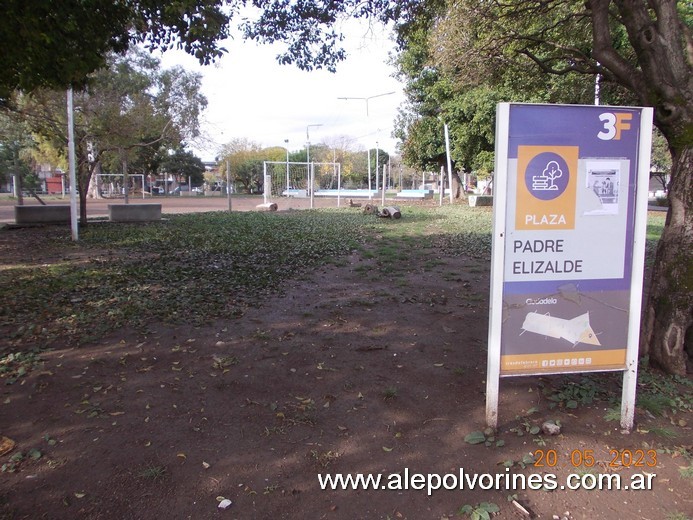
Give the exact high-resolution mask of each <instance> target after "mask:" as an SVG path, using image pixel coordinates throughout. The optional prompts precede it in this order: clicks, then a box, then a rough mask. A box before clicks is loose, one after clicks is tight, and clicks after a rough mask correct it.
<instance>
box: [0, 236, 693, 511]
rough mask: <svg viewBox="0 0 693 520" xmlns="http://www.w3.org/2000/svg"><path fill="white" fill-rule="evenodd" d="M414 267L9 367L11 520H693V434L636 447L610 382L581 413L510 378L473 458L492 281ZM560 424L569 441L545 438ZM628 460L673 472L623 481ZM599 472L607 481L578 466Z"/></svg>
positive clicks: (682, 431)
mask: <svg viewBox="0 0 693 520" xmlns="http://www.w3.org/2000/svg"><path fill="white" fill-rule="evenodd" d="M33 232H35V231H33V230H15V231H13V232H12V233H15V234H14V235H7V236H6V237H5V239H6V240H12V238H7V237H8V236H9V237H15V239H16V240H20V237H24V239H26V240H28V239H30V238H32V236H33V235H30V233H33ZM5 251H10V252H11V251H15V253H14V254H16V255H17V256H18V257H19V256H21V255H22V254H26V253H25V252H23V250H22V249H21V248H18V247H17V248H15V249H12V248H10V247H8V248H7V249H5ZM48 253H49V252H46V254H48ZM8 254H12V253H8ZM40 254H42V253H41V252H38V253H34V255H40ZM409 258H410V260H409V261H408V262H402V263H399V264H398V265H394V266H393V265H391V264H389V263H388V262H385V261H383V260H382V259H379V258H377V257H375V258H370V259H364V258H363V257H360V256H353V257H351V258H350V259H349V262H348V265H344V266H342V267H329V268H324V269H322V270H320V271H318V272H315V273H312V274H311V275H309V276H306V277H303V278H302V279H297V280H294V282H293V283H292V284H291V285H290V286H288V287H286V288H285V292H284V294H283V295H281V296H275V297H273V298H271V299H269V300H268V301H266V302H265V303H264V304H263V305H262V306H260V307H257V308H251V309H248V312H247V313H246V314H245V315H244V316H242V317H240V318H238V319H236V320H232V321H227V322H218V323H215V324H213V325H210V326H205V327H199V328H198V327H190V326H185V325H180V326H178V327H164V326H160V325H158V324H152V325H151V327H150V330H149V331H148V332H146V333H144V334H142V333H135V332H133V331H129V330H122V331H119V332H117V333H114V334H112V335H110V336H109V337H105V338H102V339H101V340H99V341H98V342H95V343H93V344H90V345H86V346H83V347H81V348H67V347H60V346H59V345H58V346H57V348H55V349H54V350H52V351H49V352H46V353H43V354H41V355H40V361H39V362H37V363H35V362H34V363H32V362H28V364H27V366H30V367H31V368H32V369H31V370H30V371H29V373H28V374H27V375H20V374H17V372H16V369H17V367H18V366H19V365H18V364H17V363H14V364H11V363H8V362H7V359H8V358H7V351H6V350H3V349H0V353H3V352H4V357H3V360H4V361H5V362H6V364H5V365H4V366H5V367H10V368H12V367H14V368H13V369H14V370H15V372H13V373H8V372H3V374H2V375H3V379H0V381H2V382H3V383H4V384H3V385H2V386H0V435H4V436H7V437H8V438H11V439H12V440H14V441H15V442H16V443H17V445H16V447H15V449H14V450H13V451H11V452H9V453H7V454H5V455H2V456H1V457H0V464H3V465H4V466H3V471H2V473H1V474H0V518H1V519H10V518H11V519H19V518H31V519H37V518H50V519H75V518H83V519H145V518H152V519H154V518H172V519H187V518H190V519H207V518H228V519H263V520H264V519H275V518H287V519H293V518H296V519H303V518H316V519H319V518H325V519H350V520H352V519H388V518H389V519H416V520H421V519H430V520H439V519H441V518H462V517H461V516H459V515H458V511H459V510H460V508H462V507H463V506H465V505H469V506H472V507H479V505H480V504H482V503H485V502H487V503H493V504H496V505H497V506H498V507H499V509H500V511H499V512H498V513H497V515H496V516H495V518H500V519H517V518H522V516H521V515H520V514H519V513H518V510H517V509H516V507H514V506H513V505H512V504H511V502H509V499H511V500H512V499H517V500H518V502H519V503H521V504H523V505H524V506H525V507H526V508H528V509H529V510H531V511H532V512H533V513H534V514H535V515H536V517H538V518H544V519H552V518H569V519H585V520H587V519H590V520H594V519H613V518H623V519H626V518H627V519H651V520H654V519H666V518H686V516H685V515H688V516H691V515H693V502H692V499H691V482H692V479H691V477H690V476H687V477H686V476H684V475H683V474H682V473H681V472H680V471H679V469H680V468H685V467H688V466H689V465H690V461H689V460H687V459H686V457H685V454H686V453H689V452H690V449H691V440H692V439H691V433H690V432H691V430H690V426H687V425H688V424H690V417H688V416H687V415H685V414H684V415H678V416H675V417H674V416H668V417H661V418H659V419H658V421H659V422H656V423H655V422H653V421H652V419H651V418H650V417H649V416H648V413H649V412H645V411H644V410H641V409H639V410H638V411H637V414H636V420H637V421H638V424H639V425H645V424H650V425H652V424H658V425H660V426H666V427H668V428H669V429H670V430H671V431H672V432H674V434H675V435H676V437H674V438H666V437H662V436H661V435H658V434H657V433H655V431H654V429H653V428H650V429H649V430H648V429H647V428H645V427H641V428H639V429H638V431H636V432H634V433H632V434H631V435H622V434H621V433H620V432H619V428H618V423H617V421H616V422H614V421H609V420H607V419H606V418H605V415H606V414H607V409H608V408H610V407H612V406H613V399H614V398H615V399H618V396H619V394H618V388H617V386H618V378H617V377H614V376H610V375H604V374H602V375H594V377H592V378H591V380H592V381H593V382H594V384H595V385H596V387H597V388H598V393H597V395H596V398H597V399H596V400H595V401H594V402H593V403H592V404H585V405H582V404H581V405H580V406H579V407H577V408H575V409H573V408H567V407H565V406H563V405H565V402H561V401H560V399H559V400H552V397H553V398H555V397H556V396H557V395H558V393H559V391H560V390H561V389H563V390H565V389H566V388H573V389H575V388H577V389H587V388H589V385H588V384H587V383H585V382H584V381H583V380H581V379H580V378H576V379H574V380H573V381H574V383H573V386H570V385H568V382H567V380H566V378H564V377H540V378H539V377H526V378H516V379H510V380H503V381H502V384H501V404H500V427H499V431H498V434H497V435H496V436H495V438H493V439H492V440H490V439H489V442H488V444H489V445H488V446H486V445H485V444H484V443H481V444H470V443H468V442H465V436H467V435H468V434H470V433H471V432H473V431H477V430H482V429H483V427H484V425H483V422H484V389H485V385H484V378H485V364H486V347H485V344H486V333H487V320H488V303H487V299H488V297H487V295H488V287H489V278H488V276H489V275H488V263H487V262H486V261H483V260H479V259H476V258H467V257H461V256H447V255H444V254H440V253H439V252H437V251H435V250H422V251H418V252H412V254H411V255H410V256H409ZM6 260H7V259H6ZM29 354H30V353H27V354H26V357H25V359H28V360H29V361H31V360H32V359H33V360H34V361H35V360H36V358H30V357H29ZM0 366H2V365H0ZM10 383H11V384H10ZM566 385H568V386H566ZM556 403H558V404H559V406H558V407H557V408H551V405H552V404H556ZM650 415H651V414H650ZM547 419H553V420H558V421H560V423H561V425H562V433H561V434H560V435H558V436H555V437H551V436H548V435H543V434H537V433H536V432H535V433H532V432H533V431H534V427H535V426H539V425H541V423H542V422H543V421H544V420H547ZM670 420H671V421H670ZM679 420H683V421H684V422H683V423H679V422H676V421H679ZM670 422H671V424H669V423H670ZM520 434H522V435H521V436H520ZM498 441H502V442H498ZM655 448H657V449H658V450H659V451H656V452H654V454H652V453H649V450H651V449H655ZM538 449H539V450H543V453H549V451H551V450H554V451H553V452H552V453H553V454H554V455H555V456H556V465H555V466H553V465H551V466H546V465H544V466H535V465H534V464H533V463H532V462H531V461H529V459H528V458H527V455H528V453H529V452H535V453H536V450H538ZM612 450H616V451H615V452H613V451H612ZM623 450H630V453H636V452H637V451H638V450H643V453H644V457H645V461H644V462H646V463H649V462H652V463H653V464H652V465H644V464H643V465H642V466H639V467H635V466H633V467H624V466H623V464H618V463H617V464H613V463H612V462H613V461H614V459H615V458H616V459H618V456H619V455H618V454H620V453H624V451H623ZM686 450H689V451H688V452H687V451H686ZM614 453H616V457H614ZM648 453H649V455H648ZM17 454H21V457H17ZM587 455H590V456H592V457H593V458H594V465H593V466H591V467H587V466H586V465H584V464H582V465H577V464H576V462H578V460H577V458H576V457H582V459H585V457H586V456H587ZM648 457H649V458H648ZM523 459H524V461H523ZM655 459H656V460H655ZM545 460H546V461H548V460H549V459H548V458H546V459H545ZM618 460H620V459H618ZM618 460H617V462H618ZM506 466H508V467H509V469H506ZM461 471H462V472H463V473H466V474H468V475H469V478H474V474H492V475H499V477H488V478H494V479H495V478H500V479H501V480H500V483H501V485H500V487H501V488H503V487H505V484H504V482H506V481H505V480H504V479H505V478H506V476H511V475H521V476H524V478H529V476H530V475H535V476H537V477H536V478H543V479H547V480H545V482H547V481H548V482H550V479H548V477H547V474H555V475H556V478H557V481H558V483H559V484H561V483H563V481H564V479H565V478H566V477H567V475H568V474H569V473H576V474H578V475H579V476H584V475H587V474H593V475H602V474H604V475H618V476H619V477H622V478H624V479H625V478H630V476H631V475H633V474H640V475H647V474H656V477H653V479H654V481H653V483H654V488H653V489H652V490H649V491H634V490H628V491H624V490H621V491H616V490H610V491H608V490H607V491H600V490H591V491H587V490H576V491H575V490H568V489H566V490H560V489H556V490H553V491H552V490H550V489H548V488H549V487H550V486H543V487H542V488H541V489H537V490H527V491H522V490H513V489H479V488H478V486H477V488H476V489H473V490H472V489H469V487H470V485H469V481H468V480H467V481H465V480H464V477H463V476H462V477H461V478H462V480H463V481H464V482H465V484H464V489H459V481H458V482H454V479H459V478H460V475H461V473H460V472H461ZM327 473H344V474H346V473H351V474H354V475H355V474H356V473H372V474H373V475H383V477H382V478H383V481H382V482H381V486H382V485H386V486H387V485H392V486H396V484H397V482H398V481H399V482H400V484H401V486H404V483H403V482H402V481H401V480H400V479H402V478H404V477H405V476H406V475H409V476H411V475H412V474H414V473H420V474H422V475H423V476H424V477H422V478H429V477H427V475H429V474H438V475H441V476H443V475H452V476H449V477H446V480H445V481H444V483H445V484H446V485H449V486H452V485H453V484H456V486H455V487H456V488H457V489H455V490H445V489H442V488H441V489H438V490H435V491H433V492H432V493H431V495H430V496H429V495H428V494H427V492H426V490H425V489H423V490H417V489H414V487H416V485H417V482H419V483H420V481H416V482H415V481H413V480H410V481H409V488H408V489H399V490H387V489H378V490H373V489H371V490H363V489H360V490H349V491H341V490H321V489H320V485H319V480H318V475H319V474H322V475H325V474H327ZM689 473H690V470H689ZM432 478H434V477H432ZM644 478H647V477H646V476H645V477H644ZM433 482H434V483H435V479H434V480H433ZM482 482H486V481H480V483H482ZM624 482H625V480H624ZM492 487H497V486H492ZM222 498H226V499H229V500H231V501H232V504H231V506H230V507H229V508H228V509H226V510H221V509H219V508H218V504H219V500H221V499H222ZM673 514H680V515H683V516H668V515H673Z"/></svg>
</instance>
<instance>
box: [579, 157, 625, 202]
mask: <svg viewBox="0 0 693 520" xmlns="http://www.w3.org/2000/svg"><path fill="white" fill-rule="evenodd" d="M587 188H588V189H589V190H590V192H591V193H593V194H594V198H595V199H596V200H598V201H599V205H598V206H597V208H596V209H593V210H591V211H588V212H587V213H585V215H618V209H619V204H618V201H619V196H620V193H621V163H619V162H617V161H589V162H588V163H587Z"/></svg>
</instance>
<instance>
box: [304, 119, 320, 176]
mask: <svg viewBox="0 0 693 520" xmlns="http://www.w3.org/2000/svg"><path fill="white" fill-rule="evenodd" d="M317 126H322V123H317V124H313V125H306V139H307V143H308V144H307V147H306V162H307V163H308V165H309V166H308V167H309V168H310V133H309V130H310V128H311V127H317Z"/></svg>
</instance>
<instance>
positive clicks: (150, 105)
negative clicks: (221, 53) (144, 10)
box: [15, 52, 207, 225]
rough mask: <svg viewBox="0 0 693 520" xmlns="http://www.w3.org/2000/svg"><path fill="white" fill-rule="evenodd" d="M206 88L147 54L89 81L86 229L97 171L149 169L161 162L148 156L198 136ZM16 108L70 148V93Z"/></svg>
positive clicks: (79, 151)
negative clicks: (103, 168)
mask: <svg viewBox="0 0 693 520" xmlns="http://www.w3.org/2000/svg"><path fill="white" fill-rule="evenodd" d="M199 89H200V77H199V75H197V74H193V73H189V72H186V71H184V70H182V69H180V68H177V69H176V70H173V71H161V70H160V69H159V62H158V60H155V59H154V58H152V57H150V56H148V55H147V54H145V53H142V52H130V53H128V54H127V55H125V56H111V57H110V58H109V68H107V69H102V70H99V71H97V72H95V73H93V74H92V75H90V76H89V78H88V83H87V86H86V87H85V89H84V90H81V91H78V92H76V93H75V141H76V162H77V184H78V189H79V198H80V220H81V223H82V225H86V223H87V196H88V193H89V191H90V189H89V188H90V183H91V181H92V176H93V174H94V172H96V171H97V169H98V168H100V167H101V166H102V165H105V166H107V167H109V168H110V169H111V171H123V172H124V173H126V172H127V171H128V165H129V164H132V163H135V164H137V163H138V162H139V164H140V167H141V168H142V169H143V170H146V169H147V168H148V167H155V166H156V164H157V163H158V158H156V157H154V155H150V154H148V152H149V150H150V149H153V150H154V152H156V151H157V150H158V149H159V148H161V149H168V148H172V149H176V148H178V147H179V146H180V144H181V142H182V140H183V139H184V138H188V137H194V136H195V135H197V133H198V132H199V122H198V115H199V113H200V111H201V110H202V109H203V108H204V107H205V106H206V103H207V100H206V99H205V98H204V96H202V95H201V94H200V92H199ZM16 105H17V107H18V111H17V112H15V115H16V116H17V117H21V118H23V119H24V120H25V121H27V124H28V125H29V126H30V127H32V129H33V130H34V131H35V132H36V133H38V134H40V135H43V136H44V137H45V138H47V139H50V140H51V141H52V142H53V144H54V145H55V146H56V147H57V148H60V149H62V150H65V148H66V146H67V136H66V128H67V124H66V121H65V118H66V114H65V97H64V93H63V92H56V91H52V90H45V89H40V90H37V91H35V92H34V93H33V94H32V95H24V96H19V97H18V101H17V102H16ZM147 164H148V165H149V166H147ZM143 173H153V170H152V171H150V172H147V171H144V172H143Z"/></svg>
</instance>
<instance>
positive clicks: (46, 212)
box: [14, 204, 70, 224]
mask: <svg viewBox="0 0 693 520" xmlns="http://www.w3.org/2000/svg"><path fill="white" fill-rule="evenodd" d="M14 221H15V223H17V224H69V223H70V205H69V204H49V205H47V206H15V207H14Z"/></svg>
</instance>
